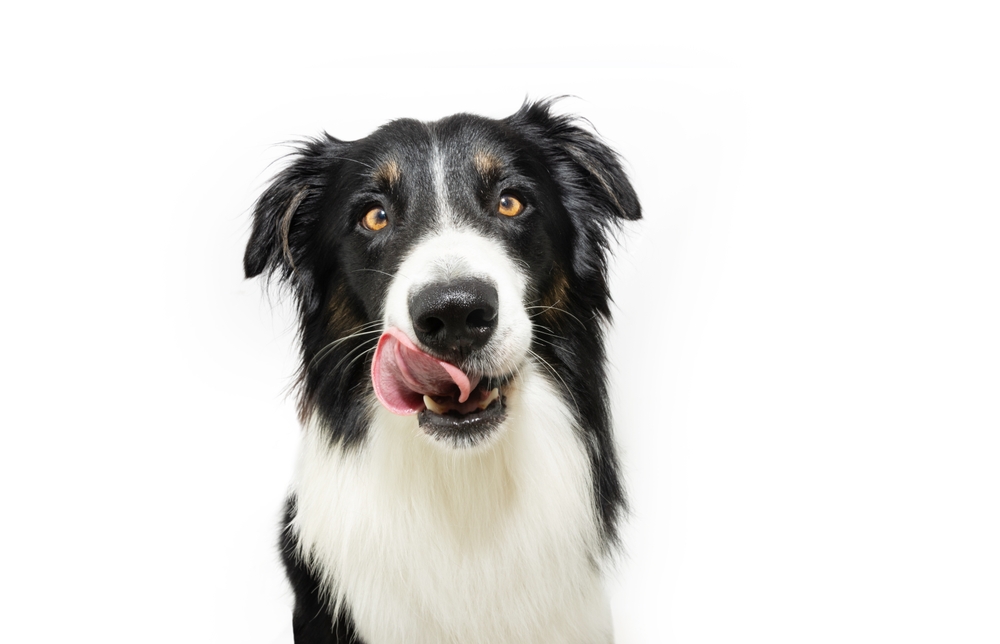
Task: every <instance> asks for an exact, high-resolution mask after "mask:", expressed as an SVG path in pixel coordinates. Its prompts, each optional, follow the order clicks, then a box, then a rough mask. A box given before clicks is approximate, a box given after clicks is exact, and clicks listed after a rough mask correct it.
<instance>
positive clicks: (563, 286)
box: [539, 264, 569, 326]
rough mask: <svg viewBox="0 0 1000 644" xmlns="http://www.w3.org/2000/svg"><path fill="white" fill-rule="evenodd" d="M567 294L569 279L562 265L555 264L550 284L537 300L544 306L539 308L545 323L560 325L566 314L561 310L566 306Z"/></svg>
mask: <svg viewBox="0 0 1000 644" xmlns="http://www.w3.org/2000/svg"><path fill="white" fill-rule="evenodd" d="M568 294H569V280H568V279H567V278H566V273H564V272H563V270H562V267H561V266H559V265H558V264H556V265H555V266H554V267H553V268H552V284H550V285H549V288H548V289H546V291H545V293H543V294H542V299H541V301H540V302H539V304H540V305H541V306H543V307H544V308H543V309H541V314H540V316H539V317H541V318H542V319H543V320H545V322H546V323H548V324H551V325H555V326H560V325H561V322H562V321H563V319H564V318H566V314H565V313H564V312H563V311H564V310H565V309H566V306H567V297H566V296H567V295H568Z"/></svg>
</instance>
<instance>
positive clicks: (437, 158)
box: [431, 141, 452, 225]
mask: <svg viewBox="0 0 1000 644" xmlns="http://www.w3.org/2000/svg"><path fill="white" fill-rule="evenodd" d="M431 176H432V177H433V180H434V195H435V196H436V197H437V211H438V221H439V222H440V223H441V224H443V225H444V224H448V223H450V222H451V219H452V216H451V208H449V206H448V194H447V185H446V172H445V167H444V155H443V154H442V153H441V146H439V145H438V144H437V142H436V141H435V143H434V148H433V149H432V150H431Z"/></svg>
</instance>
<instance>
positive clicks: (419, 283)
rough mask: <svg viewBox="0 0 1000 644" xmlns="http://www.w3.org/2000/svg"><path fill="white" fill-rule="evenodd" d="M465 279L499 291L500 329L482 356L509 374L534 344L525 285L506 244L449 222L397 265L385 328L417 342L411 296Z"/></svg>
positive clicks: (523, 277)
mask: <svg viewBox="0 0 1000 644" xmlns="http://www.w3.org/2000/svg"><path fill="white" fill-rule="evenodd" d="M466 278H478V279H482V280H485V281H488V282H490V283H492V284H493V285H494V286H495V287H496V289H497V297H498V300H499V306H498V319H497V329H496V331H495V332H494V334H493V337H492V338H491V339H490V341H489V343H488V344H487V345H486V347H485V348H484V351H483V353H484V356H486V357H487V359H488V360H489V362H490V363H491V364H494V365H496V367H497V368H498V369H501V370H502V371H503V372H504V373H509V372H511V371H513V370H514V369H516V368H517V366H518V364H519V363H520V362H521V361H522V360H523V359H524V356H525V355H527V351H528V347H529V346H530V343H531V321H530V320H529V318H528V315H527V312H526V311H525V309H524V295H525V288H526V286H527V280H526V278H525V275H524V274H523V273H522V272H521V270H520V269H519V268H518V265H517V263H516V262H515V261H514V260H513V259H512V258H511V257H510V256H509V255H508V254H507V252H506V249H505V248H504V247H503V245H502V244H500V243H499V242H498V241H496V240H493V239H490V238H488V237H484V236H483V235H481V234H480V233H478V232H475V231H472V230H467V229H461V228H456V227H455V226H454V224H453V223H452V222H450V221H449V222H447V223H445V224H444V225H441V226H440V230H439V231H438V232H437V233H436V234H432V235H431V236H429V237H426V238H424V239H423V240H421V241H420V242H418V243H417V244H416V245H415V246H414V247H413V249H412V250H411V251H410V253H409V255H407V257H406V259H405V260H404V261H403V263H402V264H401V265H400V266H399V269H398V270H397V271H396V275H395V277H394V278H393V280H392V284H391V285H390V287H389V291H388V294H387V295H386V302H385V324H386V327H387V328H388V327H393V326H394V327H397V328H399V329H401V330H402V331H403V332H404V333H406V334H407V335H408V336H409V337H410V338H413V339H416V336H415V335H414V332H413V323H412V321H411V320H410V311H409V299H410V295H411V294H413V293H415V292H417V291H418V290H420V289H421V288H423V287H425V286H427V285H429V284H433V283H440V282H450V281H455V280H459V279H466ZM494 375H501V374H499V373H497V374H494Z"/></svg>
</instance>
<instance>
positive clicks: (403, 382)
mask: <svg viewBox="0 0 1000 644" xmlns="http://www.w3.org/2000/svg"><path fill="white" fill-rule="evenodd" d="M638 216H639V206H638V202H637V200H636V198H635V194H634V192H633V191H632V188H631V186H630V185H629V183H628V181H627V179H626V178H625V176H624V174H623V172H622V170H621V168H620V166H619V164H618V162H617V159H616V157H615V155H614V153H613V152H611V151H610V150H609V149H608V148H607V147H606V146H604V145H603V144H602V143H600V142H599V141H598V140H597V139H596V138H595V137H594V136H593V135H591V134H590V133H588V132H586V131H585V130H582V129H580V128H578V127H577V126H576V125H574V124H573V123H572V122H571V121H570V120H569V119H567V118H565V117H558V116H553V115H551V114H550V112H549V106H548V105H547V104H533V105H531V104H529V105H526V106H525V107H524V108H522V109H521V110H520V111H519V112H518V113H516V114H515V115H513V116H511V117H509V118H508V119H505V120H502V121H495V120H490V119H485V118H481V117H475V116H470V115H457V116H453V117H450V118H447V119H444V120H442V121H438V122H436V123H430V124H427V123H421V122H417V121H411V120H401V121H395V122H392V123H390V124H388V125H386V126H384V127H382V128H380V129H379V130H377V131H376V132H374V133H373V134H371V135H370V136H368V137H366V138H364V139H361V140H358V141H353V142H343V141H338V140H336V139H333V138H331V137H325V138H322V139H318V140H315V141H312V142H310V143H308V144H306V145H305V146H303V148H302V149H301V150H300V151H299V152H298V154H297V155H296V156H295V158H294V161H293V162H292V164H291V165H290V166H289V168H288V169H286V170H285V171H284V172H282V173H281V174H280V175H279V176H278V177H277V178H276V179H275V180H274V182H273V184H272V185H271V186H270V188H269V189H268V190H267V191H266V192H265V193H264V195H263V196H262V197H261V198H260V201H259V202H258V204H257V208H256V212H255V221H254V230H253V233H252V236H251V240H250V243H249V245H248V247H247V252H246V257H245V268H246V273H247V275H248V276H254V275H257V274H259V273H261V272H263V271H265V270H269V271H272V272H275V273H276V274H277V275H278V276H279V277H280V278H282V279H285V280H288V282H289V283H290V284H291V285H292V287H293V292H294V293H295V295H296V297H297V300H298V303H299V311H300V315H301V334H302V358H303V372H302V384H303V392H302V394H303V395H302V399H301V408H302V412H303V414H307V415H310V416H311V415H313V414H314V413H318V414H319V415H320V416H321V417H322V418H324V419H325V420H326V421H327V423H328V424H329V425H330V431H331V432H332V434H333V437H334V438H337V439H343V440H345V441H347V442H350V441H354V440H358V439H360V438H362V437H363V435H364V433H365V432H366V431H367V424H368V423H367V422H366V421H367V418H366V411H365V410H369V409H370V406H369V405H365V404H358V402H359V401H362V402H363V401H364V400H365V399H367V400H369V401H370V400H371V397H372V396H371V394H372V393H373V391H374V393H375V394H377V396H378V398H379V400H380V401H381V402H382V403H383V404H384V405H385V406H386V407H387V408H389V409H390V410H392V411H394V412H396V413H400V414H406V413H412V414H416V416H417V418H418V422H419V425H420V427H422V428H423V429H424V431H425V432H426V433H427V434H428V435H429V436H432V437H433V438H435V439H437V440H439V441H442V442H443V443H446V444H448V445H452V446H467V445H471V444H477V443H478V442H479V441H480V440H481V439H482V438H484V437H486V436H488V435H490V434H491V433H492V432H494V431H495V430H496V429H497V428H499V427H501V426H502V425H503V420H504V418H505V417H506V407H505V396H504V388H505V387H506V386H508V385H509V383H511V382H513V381H514V380H515V379H516V378H517V375H518V371H519V370H520V369H521V368H522V367H523V365H524V364H525V363H526V361H536V362H542V363H544V365H545V366H546V367H547V368H548V369H550V370H552V371H553V373H554V375H555V376H556V377H560V374H559V371H560V370H567V371H572V370H573V369H572V367H573V364H572V363H573V361H574V360H575V359H577V358H576V357H575V356H573V355H570V354H569V352H571V351H574V352H581V351H582V352H590V353H588V354H587V355H586V356H583V357H582V358H586V357H591V358H600V357H601V355H596V356H594V355H592V352H593V351H595V350H596V351H597V352H598V353H600V351H601V349H600V328H599V322H600V320H599V319H598V318H601V317H605V316H607V313H608V294H607V284H606V277H605V273H606V264H605V251H606V246H607V239H606V236H607V229H608V225H609V224H611V223H613V222H615V221H617V220H621V219H634V218H637V217H638ZM588 336H589V337H588ZM380 338H381V340H380ZM581 342H582V344H581ZM595 342H596V345H595ZM582 358H581V359H582ZM597 375H599V378H598V380H599V381H600V391H599V392H597V395H599V396H601V397H602V396H603V371H601V372H600V374H597ZM567 376H569V377H568V378H566V379H562V378H560V379H562V380H563V386H565V387H567V388H569V389H570V390H571V391H568V392H567V393H568V394H569V395H572V396H576V395H578V394H580V395H587V394H588V392H587V391H585V389H586V387H582V388H581V390H579V391H575V392H574V391H572V389H573V388H574V386H573V384H572V382H571V381H572V380H573V378H572V375H571V374H567ZM589 393H593V392H589ZM578 407H579V405H578ZM580 412H581V413H583V410H580Z"/></svg>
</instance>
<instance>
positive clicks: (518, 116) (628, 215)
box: [507, 100, 642, 318]
mask: <svg viewBox="0 0 1000 644" xmlns="http://www.w3.org/2000/svg"><path fill="white" fill-rule="evenodd" d="M552 103H553V101H551V100H549V101H542V102H538V103H525V104H524V105H523V106H522V107H521V109H520V110H518V111H517V113H515V114H514V115H513V116H511V117H510V118H509V119H508V120H507V122H508V124H509V125H511V126H513V127H514V128H515V130H517V131H518V132H520V133H521V134H522V136H525V138H526V139H527V140H528V141H529V142H530V143H531V144H534V145H537V146H538V147H539V148H540V149H541V152H542V155H543V157H544V160H545V163H546V167H547V169H548V172H549V174H550V176H552V178H553V179H554V180H555V182H556V184H557V187H558V190H559V195H560V200H561V202H562V205H563V208H564V209H565V210H566V213H567V214H568V215H569V217H570V219H571V220H572V221H573V228H572V236H571V247H572V253H573V256H572V269H573V270H572V273H573V275H574V276H575V279H578V280H580V281H581V282H582V285H583V288H580V289H576V291H575V292H576V293H578V297H579V298H581V301H583V300H586V301H585V302H584V303H583V306H585V307H586V308H587V309H590V310H596V311H598V312H600V313H601V314H603V315H604V316H605V317H606V318H607V317H610V315H611V311H610V307H609V302H610V297H611V296H610V293H609V291H608V277H607V274H608V261H607V257H608V251H609V248H610V237H611V233H613V232H614V231H615V230H616V229H618V228H620V227H621V224H622V223H623V222H624V221H626V220H635V219H639V218H640V217H642V210H641V208H640V206H639V198H638V197H637V196H636V194H635V190H634V189H633V188H632V184H631V183H630V182H629V180H628V176H627V175H626V174H625V171H624V170H623V169H622V166H621V161H620V160H619V157H618V155H617V154H616V153H615V152H614V150H612V149H611V148H609V147H608V146H607V145H606V144H605V143H603V142H602V141H601V140H600V139H598V138H597V136H596V135H594V134H592V133H591V132H590V131H588V130H586V129H584V128H582V127H580V126H579V125H577V123H576V121H575V120H574V119H573V118H572V117H570V116H560V115H554V114H552V111H551V109H550V108H551V106H552Z"/></svg>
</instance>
